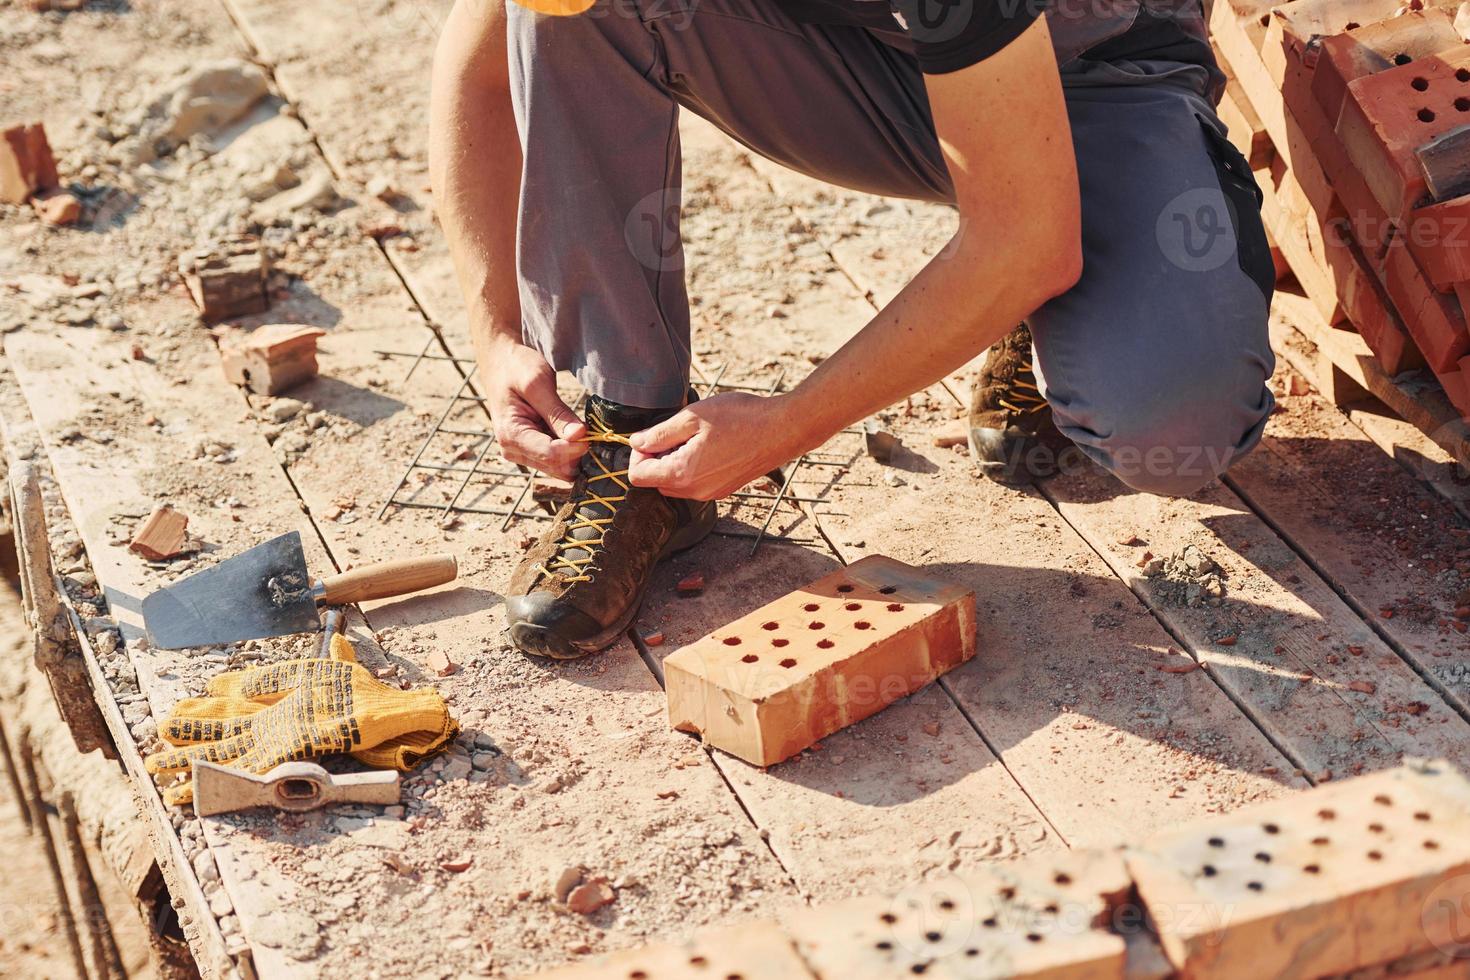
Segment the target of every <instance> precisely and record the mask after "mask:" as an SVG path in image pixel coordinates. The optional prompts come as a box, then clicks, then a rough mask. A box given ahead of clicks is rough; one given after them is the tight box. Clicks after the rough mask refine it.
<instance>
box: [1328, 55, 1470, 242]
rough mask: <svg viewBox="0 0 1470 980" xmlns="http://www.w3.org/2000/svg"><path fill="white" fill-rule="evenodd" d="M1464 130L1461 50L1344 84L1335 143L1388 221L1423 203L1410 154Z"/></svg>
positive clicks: (1467, 81)
mask: <svg viewBox="0 0 1470 980" xmlns="http://www.w3.org/2000/svg"><path fill="white" fill-rule="evenodd" d="M1467 122H1470V49H1466V48H1464V47H1463V46H1462V47H1461V48H1460V49H1458V50H1455V51H1453V52H1451V53H1446V54H1444V55H1437V56H1433V57H1429V58H1425V59H1422V60H1420V61H1416V62H1413V63H1412V64H1407V65H1404V66H1402V67H1398V68H1390V69H1388V70H1387V71H1382V72H1379V73H1377V74H1376V75H1365V76H1363V77H1361V78H1357V79H1354V80H1353V81H1351V82H1349V83H1348V87H1347V97H1346V98H1345V99H1344V100H1343V104H1342V115H1341V116H1340V117H1339V118H1338V120H1337V135H1338V137H1339V138H1340V139H1341V140H1342V143H1343V147H1344V148H1345V149H1346V151H1347V156H1348V159H1349V160H1351V161H1352V163H1353V165H1354V166H1355V167H1356V168H1357V169H1358V171H1359V172H1360V173H1361V174H1362V175H1363V179H1364V181H1365V182H1366V183H1367V185H1368V188H1369V190H1371V191H1372V192H1373V197H1374V198H1375V199H1376V200H1377V201H1378V203H1379V206H1380V207H1382V208H1383V210H1384V212H1385V213H1386V214H1387V215H1388V217H1389V218H1390V219H1392V220H1393V221H1395V222H1401V221H1403V220H1404V219H1405V218H1406V217H1407V215H1408V213H1409V212H1410V211H1411V210H1413V209H1414V208H1416V207H1419V206H1421V205H1423V204H1425V203H1429V202H1428V201H1426V200H1425V198H1426V197H1427V195H1428V185H1427V183H1426V182H1425V179H1424V174H1423V172H1422V171H1421V169H1420V167H1419V161H1418V159H1417V157H1416V156H1415V153H1414V151H1415V150H1416V149H1418V148H1419V147H1420V146H1422V145H1424V144H1425V143H1427V142H1429V141H1430V140H1433V139H1434V138H1436V137H1438V136H1442V135H1444V134H1445V133H1447V132H1449V131H1451V130H1453V129H1457V128H1459V127H1460V126H1462V125H1464V124H1465V123H1467Z"/></svg>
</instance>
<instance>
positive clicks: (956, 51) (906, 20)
mask: <svg viewBox="0 0 1470 980" xmlns="http://www.w3.org/2000/svg"><path fill="white" fill-rule="evenodd" d="M1047 3H1048V0H898V2H897V3H895V4H894V7H895V10H896V12H897V14H898V17H899V19H900V20H902V21H903V24H904V26H905V27H906V28H907V30H908V36H909V38H910V40H911V41H912V42H913V45H914V55H915V57H917V58H918V60H919V67H920V68H921V69H922V70H923V71H924V72H926V73H928V74H931V75H939V74H943V73H945V72H952V71H959V70H960V69H961V68H968V67H970V66H971V65H973V64H977V63H979V62H981V61H984V60H985V59H986V58H989V57H990V56H991V55H993V54H995V53H996V52H997V51H999V50H1001V49H1002V48H1004V47H1005V46H1006V45H1007V44H1010V43H1011V42H1012V41H1014V40H1015V39H1016V38H1018V37H1020V36H1021V34H1022V32H1024V31H1025V30H1026V28H1028V27H1030V26H1031V25H1032V24H1033V23H1035V22H1036V18H1038V17H1040V16H1041V15H1042V14H1043V13H1045V12H1046V7H1047Z"/></svg>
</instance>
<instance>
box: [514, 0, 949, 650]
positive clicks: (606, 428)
mask: <svg viewBox="0 0 1470 980" xmlns="http://www.w3.org/2000/svg"><path fill="white" fill-rule="evenodd" d="M507 19H508V49H509V67H510V81H511V91H512V104H513V107H514V111H515V113H516V117H517V126H518V128H519V131H520V136H521V140H522V144H523V150H524V173H523V177H522V187H521V202H520V219H519V224H518V238H517V261H518V273H519V277H520V283H521V308H522V320H523V329H524V332H525V334H526V339H527V341H528V342H529V343H530V344H532V345H533V346H535V347H536V348H537V349H538V350H540V351H541V352H542V353H543V354H544V355H545V356H546V358H547V360H548V361H550V362H551V363H552V364H553V365H555V366H556V367H557V368H563V369H569V370H572V371H574V372H575V373H576V374H577V376H578V377H579V378H580V379H581V381H582V383H583V384H584V385H585V386H586V387H587V389H588V390H589V391H590V392H591V393H592V395H593V396H594V397H592V398H591V399H589V401H588V410H587V425H588V429H589V431H590V432H591V433H592V438H593V444H592V445H591V446H590V447H589V450H588V453H587V455H586V456H584V457H583V460H582V463H581V464H580V465H581V470H580V474H581V475H580V476H579V478H578V480H577V483H576V484H575V485H574V487H573V489H572V494H571V501H570V502H569V503H568V504H567V505H565V506H564V507H563V508H562V509H561V511H560V512H559V513H558V515H557V520H556V521H555V522H554V523H553V525H552V527H551V528H550V529H549V531H548V532H547V533H546V534H545V535H544V536H543V537H542V539H541V540H540V541H539V542H537V544H536V545H535V546H534V547H532V548H531V549H530V551H529V552H527V555H526V558H525V560H524V561H523V562H522V564H521V566H520V567H519V568H518V569H517V570H516V572H515V574H514V575H513V576H512V579H511V582H510V584H509V586H508V587H507V589H506V620H507V623H508V626H509V630H510V637H511V641H512V642H513V643H514V644H515V645H516V646H517V647H518V648H519V649H521V650H523V651H525V652H527V653H533V654H538V655H543V656H549V657H556V658H564V659H565V658H572V657H579V656H584V655H586V654H588V653H592V652H595V651H597V650H599V649H602V648H603V647H605V646H607V645H608V644H609V643H611V642H612V641H613V640H615V639H616V638H617V637H618V636H620V635H622V633H623V632H625V631H626V630H627V628H628V624H629V623H630V622H631V620H632V618H633V616H634V615H635V614H636V613H637V610H638V606H639V604H640V603H641V601H642V597H643V593H644V590H645V589H646V588H647V584H648V580H649V576H650V574H651V572H652V569H653V566H654V563H655V562H656V561H658V559H659V558H660V557H662V556H663V555H664V554H667V553H669V552H671V551H674V550H677V549H679V548H682V547H688V546H689V545H691V544H693V543H695V542H697V541H698V540H699V539H700V538H701V537H702V536H703V535H704V534H707V533H708V532H709V530H710V528H711V527H712V526H713V524H714V520H715V514H716V511H715V506H714V505H713V504H696V503H693V502H691V501H683V500H672V499H669V498H666V497H664V496H663V495H662V494H660V493H659V492H658V491H657V490H653V489H649V488H643V487H631V486H629V484H628V483H627V479H626V474H627V467H628V457H629V453H630V449H629V448H628V445H627V440H626V438H623V437H622V436H624V435H625V434H628V433H632V432H636V431H639V430H641V429H644V428H647V427H648V426H650V425H653V424H655V423H657V422H659V421H661V420H662V419H664V418H666V417H667V416H668V415H669V414H671V413H672V412H673V411H674V410H676V409H677V408H678V407H679V406H680V405H681V404H682V402H683V399H684V396H685V392H686V390H687V378H688V369H689V314H688V304H687V300H686V297H685V292H684V268H683V266H684V263H683V251H682V248H681V244H680V240H679V211H678V205H679V193H680V192H679V134H678V127H677V121H678V111H679V107H680V106H681V105H682V106H687V107H690V108H692V109H694V110H695V111H697V112H699V113H700V114H702V115H704V116H706V117H707V118H709V119H711V120H713V121H714V122H715V123H716V124H718V125H720V126H722V127H724V128H725V130H726V131H727V132H730V133H731V134H733V135H735V136H736V137H737V138H739V139H741V140H743V141H744V142H746V143H747V144H748V145H750V146H752V147H754V148H755V149H757V150H758V151H760V152H763V153H766V154H768V155H770V156H773V157H775V158H776V159H778V160H782V161H783V162H786V163H788V164H790V165H792V166H796V167H799V168H801V169H805V170H807V171H808V172H810V173H816V174H819V175H822V176H825V177H827V178H828V179H831V180H835V181H838V182H840V183H848V184H852V185H853V186H857V187H862V188H865V189H870V190H875V191H884V192H887V193H900V194H903V193H907V194H911V195H913V196H931V197H935V196H942V190H941V187H942V185H944V184H947V180H946V179H945V171H944V166H943V163H942V158H941V157H940V154H939V150H938V146H937V144H936V143H935V141H934V140H933V137H932V135H930V136H928V137H923V136H922V134H924V133H932V127H929V126H928V125H927V117H926V115H925V114H924V113H920V112H919V110H920V109H921V108H923V106H924V102H923V100H922V98H919V99H918V100H917V101H916V100H915V99H914V97H913V94H914V93H915V92H918V93H920V94H922V83H921V81H920V79H919V77H918V73H917V70H916V69H915V68H914V66H913V64H912V61H910V60H908V59H905V58H903V57H901V56H899V55H898V54H896V53H895V52H892V51H890V50H889V49H887V48H886V47H884V46H883V45H882V44H881V43H879V42H877V41H876V40H874V39H873V38H872V37H871V36H870V35H868V34H867V33H866V32H864V31H861V30H857V29H846V30H834V31H831V32H825V31H822V30H820V29H811V28H806V27H803V26H801V25H798V24H795V23H794V22H791V21H789V20H787V19H786V18H785V17H784V16H783V15H782V14H781V12H780V5H779V4H778V3H773V2H769V0H690V2H689V3H688V4H687V5H684V4H681V3H676V2H673V0H638V2H637V3H636V5H635V4H633V3H630V2H628V0H618V2H617V3H613V2H611V0H604V2H603V3H600V4H598V5H597V6H596V7H594V8H593V10H592V11H591V12H589V13H588V14H586V15H584V16H581V17H573V18H548V17H542V16H539V15H536V14H533V13H530V12H528V11H526V10H524V9H521V8H518V7H512V8H510V9H509V11H508V18H507ZM926 112H927V110H925V113H926ZM916 148H917V149H918V150H921V151H922V152H915V150H916Z"/></svg>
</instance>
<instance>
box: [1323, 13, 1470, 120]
mask: <svg viewBox="0 0 1470 980" xmlns="http://www.w3.org/2000/svg"><path fill="white" fill-rule="evenodd" d="M1334 2H1336V0H1334ZM1344 23H1346V21H1344ZM1462 43H1463V41H1461V39H1460V33H1459V32H1458V31H1456V30H1455V23H1454V19H1453V18H1452V17H1451V16H1450V15H1449V14H1448V13H1447V12H1445V11H1444V10H1441V9H1439V8H1436V7H1431V8H1430V9H1428V10H1423V11H1415V12H1410V13H1406V14H1404V15H1403V16H1401V17H1392V18H1390V19H1388V20H1384V21H1379V22H1378V23H1375V24H1368V25H1366V26H1364V27H1359V28H1358V29H1357V30H1351V31H1345V32H1344V33H1342V34H1336V35H1333V36H1330V37H1323V38H1322V39H1321V41H1320V48H1321V50H1320V54H1319V55H1318V57H1317V59H1316V69H1315V71H1314V72H1313V74H1312V94H1313V95H1314V96H1315V97H1316V99H1317V103H1318V104H1319V105H1320V106H1321V107H1322V111H1323V112H1325V113H1326V114H1327V118H1329V119H1334V120H1335V119H1336V118H1337V116H1338V113H1339V112H1341V111H1342V100H1343V99H1344V98H1345V97H1346V95H1347V86H1348V83H1349V82H1351V81H1353V80H1354V79H1358V78H1362V77H1364V76H1366V75H1374V74H1377V73H1378V72H1381V71H1387V70H1388V69H1390V68H1397V67H1401V66H1403V65H1407V64H1410V63H1412V62H1415V61H1419V60H1421V59H1423V58H1428V57H1432V56H1434V55H1436V54H1439V53H1440V52H1443V51H1448V50H1451V49H1454V48H1457V47H1459V46H1460V45H1461V44H1462Z"/></svg>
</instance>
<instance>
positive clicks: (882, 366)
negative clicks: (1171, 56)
mask: <svg viewBox="0 0 1470 980" xmlns="http://www.w3.org/2000/svg"><path fill="white" fill-rule="evenodd" d="M925 82H926V85H927V88H928V93H929V101H930V106H931V109H932V111H933V115H934V125H935V129H936V130H937V132H938V134H939V140H940V145H941V148H942V149H943V151H944V157H945V161H946V163H947V164H948V166H949V173H950V177H951V179H952V180H953V181H954V185H955V194H956V197H957V201H958V205H959V212H960V227H959V231H958V232H956V233H955V237H954V239H953V240H952V241H951V242H950V243H949V245H948V246H947V247H946V248H945V249H943V250H942V251H941V252H940V253H939V255H937V256H936V257H935V258H933V259H931V260H930V262H929V264H928V265H926V266H925V267H924V268H923V270H921V271H920V272H919V274H918V275H917V276H915V277H914V279H913V281H912V282H910V283H909V284H908V286H906V287H905V288H904V290H903V291H902V292H901V293H899V294H898V296H897V297H895V298H894V300H893V301H892V302H891V303H889V304H888V306H887V307H885V308H884V309H883V311H882V312H880V313H879V314H878V315H877V316H876V317H874V318H873V320H872V321H871V322H869V323H868V325H867V326H866V327H864V328H863V329H862V330H861V331H860V332H859V333H858V334H857V335H856V336H854V337H853V338H852V339H851V340H849V341H848V342H847V343H846V344H844V345H843V346H842V348H841V349H840V350H838V351H837V352H836V353H835V354H834V355H833V356H832V357H830V358H828V359H827V360H826V361H824V362H823V363H822V365H821V366H820V367H819V368H818V369H817V370H816V371H814V372H813V373H812V374H811V375H810V376H809V377H808V378H806V380H804V381H803V382H802V383H801V384H800V385H798V386H797V387H796V388H795V389H794V390H793V391H791V392H790V393H788V394H785V395H779V396H775V397H771V398H760V397H757V396H750V395H733V394H732V395H720V396H717V397H715V398H710V399H707V400H706V401H702V402H698V403H696V404H694V405H691V406H690V407H689V408H686V409H685V410H683V411H682V412H680V413H679V414H678V415H676V416H674V417H673V418H672V419H670V420H669V421H667V422H664V423H662V424H660V425H658V426H655V427H654V428H652V429H649V430H647V431H646V432H642V433H639V434H638V435H636V436H634V437H633V447H634V453H633V463H632V468H631V471H630V478H631V480H632V482H633V483H635V484H638V485H641V486H656V487H658V488H660V489H661V490H662V491H663V492H664V493H666V494H669V495H670V496H677V497H692V498H696V499H704V500H708V499H716V498H718V497H722V496H725V495H727V494H729V493H732V492H734V491H735V490H738V489H739V488H740V487H742V486H744V485H745V484H746V483H748V482H749V481H750V480H752V479H755V478H756V477H758V476H760V475H761V474H763V473H766V472H768V471H769V470H770V469H772V468H773V467H775V466H779V465H781V464H782V463H785V462H787V461H788V460H791V459H794V458H795V457H797V456H799V455H801V454H802V453H804V452H806V451H808V450H810V449H814V448H816V447H817V446H819V445H821V444H822V443H823V442H825V441H826V440H827V439H828V438H830V437H831V435H832V434H833V433H834V432H837V431H839V430H841V429H842V428H844V427H846V426H848V425H851V424H852V423H854V422H856V421H858V420H859V419H862V418H864V417H866V416H868V415H871V414H872V413H874V412H876V411H878V410H879V409H882V408H885V407H887V406H889V405H891V404H893V403H894V402H897V401H900V400H901V399H903V398H904V397H905V396H907V395H910V394H912V393H913V392H915V391H919V390H921V389H923V388H926V387H928V386H929V385H931V384H933V383H934V382H936V381H938V380H939V379H941V378H943V377H944V376H945V375H946V374H948V373H950V372H951V371H954V370H957V369H958V368H960V367H962V366H963V365H964V364H966V363H967V362H968V361H969V360H970V359H971V358H973V357H974V356H975V355H977V354H979V353H980V352H981V351H983V350H985V349H986V348H987V347H989V346H990V345H991V344H993V343H995V341H997V340H999V339H1000V338H1001V337H1003V336H1005V334H1007V333H1009V332H1010V331H1011V330H1012V329H1014V328H1015V326H1016V324H1018V323H1020V322H1021V321H1022V320H1023V319H1025V318H1026V317H1027V316H1029V315H1030V314H1031V313H1033V312H1034V311H1035V310H1036V309H1037V308H1038V307H1040V306H1041V305H1042V304H1044V303H1045V302H1046V301H1047V300H1049V299H1051V298H1052V297H1054V296H1057V295H1059V294H1061V293H1063V292H1066V291H1067V290H1068V289H1070V288H1071V287H1072V286H1073V285H1074V284H1075V283H1076V282H1077V279H1078V277H1079V276H1080V275H1081V272H1082V234H1081V203H1080V196H1079V191H1078V185H1077V162H1076V157H1075V154H1074V152H1073V149H1072V138H1071V128H1070V126H1069V124H1068V122H1067V108H1066V103H1065V101H1064V99H1063V97H1062V87H1061V79H1060V76H1059V74H1058V71H1057V63H1056V57H1055V55H1054V54H1053V52H1052V46H1051V35H1050V32H1049V31H1048V30H1047V27H1046V22H1045V20H1044V19H1040V20H1037V21H1036V23H1035V24H1033V25H1032V26H1031V27H1030V28H1028V29H1027V30H1026V32H1025V33H1023V34H1022V35H1021V36H1020V37H1019V38H1017V39H1016V40H1015V41H1013V42H1012V43H1011V44H1009V45H1008V46H1007V47H1005V48H1004V49H1003V50H1002V51H1000V52H998V53H997V54H995V55H993V56H992V57H990V58H988V59H986V60H985V61H982V62H980V63H979V64H976V65H972V66H970V67H968V68H965V69H962V70H960V71H957V72H953V73H951V74H944V75H930V76H926V78H925Z"/></svg>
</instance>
